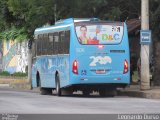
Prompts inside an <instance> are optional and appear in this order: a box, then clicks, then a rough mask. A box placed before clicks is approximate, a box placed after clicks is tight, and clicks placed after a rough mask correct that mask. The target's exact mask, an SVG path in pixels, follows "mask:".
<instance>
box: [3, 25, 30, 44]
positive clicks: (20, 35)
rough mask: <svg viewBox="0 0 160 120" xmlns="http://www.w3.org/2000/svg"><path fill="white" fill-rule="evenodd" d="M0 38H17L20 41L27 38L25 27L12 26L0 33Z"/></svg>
mask: <svg viewBox="0 0 160 120" xmlns="http://www.w3.org/2000/svg"><path fill="white" fill-rule="evenodd" d="M0 39H2V40H17V41H20V42H22V41H23V40H27V35H26V33H25V29H24V28H22V29H17V28H15V27H12V28H11V29H10V30H6V31H4V32H1V33H0Z"/></svg>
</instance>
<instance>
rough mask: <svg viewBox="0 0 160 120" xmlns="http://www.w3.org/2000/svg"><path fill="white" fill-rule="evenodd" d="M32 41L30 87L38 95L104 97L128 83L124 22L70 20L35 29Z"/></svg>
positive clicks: (91, 19)
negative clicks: (37, 91) (37, 92)
mask: <svg viewBox="0 0 160 120" xmlns="http://www.w3.org/2000/svg"><path fill="white" fill-rule="evenodd" d="M34 37H35V39H34V47H33V49H34V50H33V64H32V87H39V88H40V91H41V94H51V93H52V90H55V91H56V94H57V96H61V95H62V94H63V93H64V92H67V93H69V94H72V93H73V92H74V91H82V93H83V94H84V95H89V94H90V93H91V92H92V91H98V92H99V94H100V95H102V96H104V95H106V94H107V93H108V92H109V91H111V92H112V91H116V89H117V88H119V87H121V88H124V87H125V86H127V85H128V84H129V83H130V54H129V43H128V31H127V25H126V23H125V22H115V21H103V20H99V19H98V18H86V19H76V18H69V19H64V20H60V21H58V22H56V23H55V25H53V26H49V27H42V28H37V29H36V30H35V32H34Z"/></svg>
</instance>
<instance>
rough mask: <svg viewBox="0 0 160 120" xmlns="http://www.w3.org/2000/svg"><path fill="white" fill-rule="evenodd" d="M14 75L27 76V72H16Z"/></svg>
mask: <svg viewBox="0 0 160 120" xmlns="http://www.w3.org/2000/svg"><path fill="white" fill-rule="evenodd" d="M12 76H15V77H26V76H27V73H22V72H15V73H13V74H12Z"/></svg>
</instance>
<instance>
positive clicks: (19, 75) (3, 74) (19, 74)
mask: <svg viewBox="0 0 160 120" xmlns="http://www.w3.org/2000/svg"><path fill="white" fill-rule="evenodd" d="M0 76H14V77H27V73H22V72H15V73H13V74H10V73H9V72H7V71H2V72H0Z"/></svg>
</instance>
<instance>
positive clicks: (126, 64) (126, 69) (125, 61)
mask: <svg viewBox="0 0 160 120" xmlns="http://www.w3.org/2000/svg"><path fill="white" fill-rule="evenodd" d="M127 72H128V61H127V60H124V70H123V74H125V73H127Z"/></svg>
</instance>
